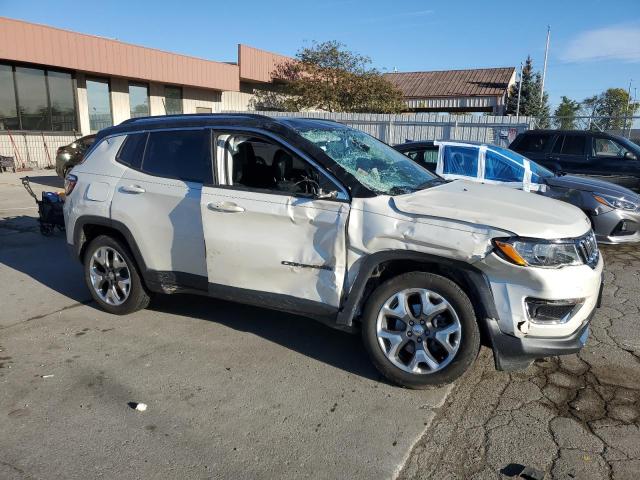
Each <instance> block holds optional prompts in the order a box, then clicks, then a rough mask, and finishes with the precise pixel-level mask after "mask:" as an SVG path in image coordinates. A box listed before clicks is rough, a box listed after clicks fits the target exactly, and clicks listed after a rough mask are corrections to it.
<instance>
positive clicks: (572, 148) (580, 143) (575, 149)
mask: <svg viewBox="0 0 640 480" xmlns="http://www.w3.org/2000/svg"><path fill="white" fill-rule="evenodd" d="M586 139H587V137H585V136H584V135H565V136H564V142H563V143H562V151H561V153H562V155H584V147H585V145H586V143H587V142H586Z"/></svg>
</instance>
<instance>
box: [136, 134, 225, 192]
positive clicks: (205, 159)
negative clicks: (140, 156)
mask: <svg viewBox="0 0 640 480" xmlns="http://www.w3.org/2000/svg"><path fill="white" fill-rule="evenodd" d="M209 137H210V133H209V131H208V130H176V131H169V132H152V133H150V134H149V140H148V141H147V148H146V153H145V157H144V162H143V164H142V170H144V171H145V172H146V173H149V174H151V175H157V176H159V177H168V178H177V179H180V180H188V181H193V182H201V183H211V181H212V180H211V158H210V157H211V156H210V148H209Z"/></svg>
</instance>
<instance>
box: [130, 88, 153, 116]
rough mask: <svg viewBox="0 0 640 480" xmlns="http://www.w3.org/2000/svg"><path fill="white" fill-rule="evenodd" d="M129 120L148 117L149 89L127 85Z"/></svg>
mask: <svg viewBox="0 0 640 480" xmlns="http://www.w3.org/2000/svg"><path fill="white" fill-rule="evenodd" d="M129 107H130V110H131V118H136V117H147V116H149V89H148V88H147V86H146V85H144V84H140V83H130V84H129Z"/></svg>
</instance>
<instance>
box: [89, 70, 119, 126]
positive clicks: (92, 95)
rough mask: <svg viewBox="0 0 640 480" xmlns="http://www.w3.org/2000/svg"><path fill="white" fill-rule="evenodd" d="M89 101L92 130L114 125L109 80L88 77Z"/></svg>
mask: <svg viewBox="0 0 640 480" xmlns="http://www.w3.org/2000/svg"><path fill="white" fill-rule="evenodd" d="M87 103H88V105H89V128H90V129H91V131H92V132H97V131H98V130H102V129H103V128H107V127H110V126H111V125H113V117H112V116H111V98H110V96H109V81H108V80H98V79H93V80H89V79H87Z"/></svg>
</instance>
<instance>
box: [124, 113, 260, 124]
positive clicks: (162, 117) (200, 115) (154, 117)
mask: <svg viewBox="0 0 640 480" xmlns="http://www.w3.org/2000/svg"><path fill="white" fill-rule="evenodd" d="M185 117H190V118H193V117H198V118H203V117H204V118H207V117H249V118H256V119H263V120H264V119H269V120H272V117H268V116H266V115H258V114H257V113H180V114H175V115H150V116H147V117H135V118H128V119H127V120H124V121H122V122H120V125H128V124H131V123H137V122H141V121H145V120H166V119H172V118H185Z"/></svg>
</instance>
